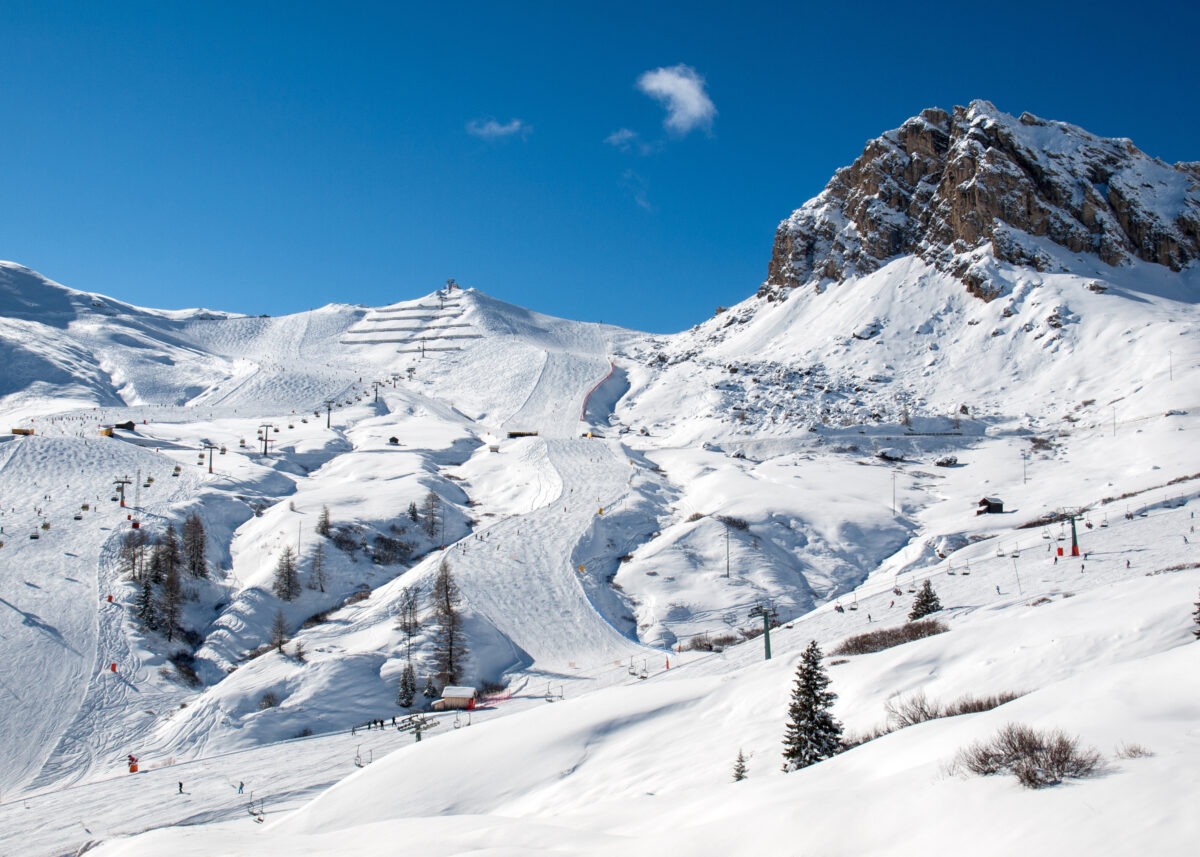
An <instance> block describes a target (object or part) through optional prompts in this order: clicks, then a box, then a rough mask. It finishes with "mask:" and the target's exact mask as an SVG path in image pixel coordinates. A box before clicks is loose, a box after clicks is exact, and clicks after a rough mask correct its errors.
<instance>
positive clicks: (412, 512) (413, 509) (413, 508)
mask: <svg viewBox="0 0 1200 857" xmlns="http://www.w3.org/2000/svg"><path fill="white" fill-rule="evenodd" d="M408 519H409V520H410V521H412V522H413V523H414V524H416V523H419V522H420V520H421V516H420V514H418V513H417V501H416V500H413V501H412V502H411V503H409V504H408Z"/></svg>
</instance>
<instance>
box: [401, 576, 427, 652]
mask: <svg viewBox="0 0 1200 857" xmlns="http://www.w3.org/2000/svg"><path fill="white" fill-rule="evenodd" d="M396 627H397V628H399V629H400V631H401V632H402V633H403V634H404V642H405V644H406V645H407V647H408V659H409V660H410V661H411V660H412V641H413V637H415V636H416V635H417V633H418V632H419V631H420V630H421V590H420V589H418V588H417V587H415V586H412V587H405V588H404V589H401V590H400V610H399V612H398V613H397V615H396Z"/></svg>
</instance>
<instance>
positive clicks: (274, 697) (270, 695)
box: [258, 690, 279, 711]
mask: <svg viewBox="0 0 1200 857" xmlns="http://www.w3.org/2000/svg"><path fill="white" fill-rule="evenodd" d="M277 705H279V695H278V694H276V693H275V691H273V690H267V691H263V695H262V696H260V697H259V698H258V710H259V711H266V710H267V709H268V708H274V707H275V706H277Z"/></svg>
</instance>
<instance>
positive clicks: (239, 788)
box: [238, 780, 246, 794]
mask: <svg viewBox="0 0 1200 857" xmlns="http://www.w3.org/2000/svg"><path fill="white" fill-rule="evenodd" d="M245 787H246V784H245V783H244V782H242V781H241V780H238V794H241V793H242V789H243V788H245Z"/></svg>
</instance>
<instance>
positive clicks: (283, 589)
mask: <svg viewBox="0 0 1200 857" xmlns="http://www.w3.org/2000/svg"><path fill="white" fill-rule="evenodd" d="M271 591H272V592H274V593H275V594H276V595H278V596H279V597H280V598H282V599H283V600H284V601H294V600H295V599H296V596H298V595H299V594H300V576H299V575H298V574H296V552H295V551H294V550H292V546H291V545H287V546H286V547H284V549H283V553H281V554H280V555H279V562H277V563H276V564H275V577H274V579H273V580H272V581H271Z"/></svg>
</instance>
